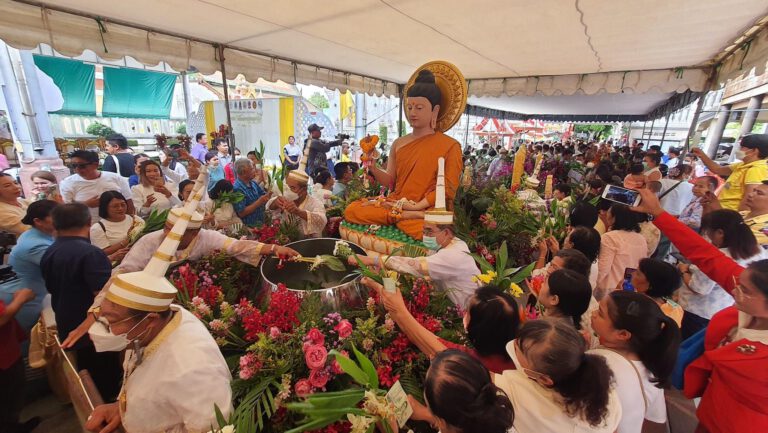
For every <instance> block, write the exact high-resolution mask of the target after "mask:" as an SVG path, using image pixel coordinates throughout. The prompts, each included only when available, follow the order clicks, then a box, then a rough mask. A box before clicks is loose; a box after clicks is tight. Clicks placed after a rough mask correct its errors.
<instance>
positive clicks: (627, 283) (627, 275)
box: [621, 268, 637, 292]
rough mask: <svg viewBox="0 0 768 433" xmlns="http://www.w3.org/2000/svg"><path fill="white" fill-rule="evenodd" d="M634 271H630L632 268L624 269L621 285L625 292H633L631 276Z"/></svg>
mask: <svg viewBox="0 0 768 433" xmlns="http://www.w3.org/2000/svg"><path fill="white" fill-rule="evenodd" d="M636 270H637V269H632V268H626V269H624V283H622V285H621V286H622V288H623V289H624V290H627V291H630V292H634V291H635V286H633V285H632V274H634V273H635V271H636Z"/></svg>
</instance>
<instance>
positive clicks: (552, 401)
mask: <svg viewBox="0 0 768 433" xmlns="http://www.w3.org/2000/svg"><path fill="white" fill-rule="evenodd" d="M585 350H586V342H585V340H584V338H583V337H582V336H581V334H579V333H578V332H577V331H576V329H574V327H573V325H570V324H568V323H567V322H565V321H563V320H553V319H539V320H533V321H530V322H527V323H525V324H524V325H523V326H522V327H521V328H520V331H519V333H518V334H517V339H515V340H512V341H510V342H509V344H507V352H509V356H510V357H512V361H513V362H514V363H515V366H516V367H517V370H507V371H505V372H503V373H502V374H500V375H499V374H497V375H494V377H493V381H494V383H496V385H498V387H499V388H501V390H502V391H504V392H505V393H506V394H507V395H508V396H509V399H510V400H511V401H512V405H513V406H514V408H515V422H514V427H515V430H517V431H518V432H519V433H562V432H574V433H576V432H579V433H581V432H583V433H586V432H592V433H613V432H615V431H616V428H617V427H618V425H619V421H620V420H621V414H622V412H621V402H620V401H619V397H618V395H617V393H616V390H615V389H613V386H612V381H613V373H611V370H610V369H609V368H608V365H607V364H606V362H605V358H603V357H602V356H599V355H592V354H589V353H585Z"/></svg>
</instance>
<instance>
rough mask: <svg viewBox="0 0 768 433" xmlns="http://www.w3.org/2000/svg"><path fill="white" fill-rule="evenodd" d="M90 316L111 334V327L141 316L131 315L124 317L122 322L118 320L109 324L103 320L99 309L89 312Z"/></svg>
mask: <svg viewBox="0 0 768 433" xmlns="http://www.w3.org/2000/svg"><path fill="white" fill-rule="evenodd" d="M91 315H92V316H93V318H94V319H95V320H96V323H98V324H99V325H101V326H103V327H104V329H106V330H107V332H112V325H119V324H121V323H125V322H127V321H129V320H131V319H133V318H136V317H139V316H141V314H135V315H133V316H131V317H126V318H125V319H123V320H118V321H117V322H115V323H112V324H110V323H109V321H108V320H107V319H105V318H104V317H101V307H96V308H94V309H93V310H91Z"/></svg>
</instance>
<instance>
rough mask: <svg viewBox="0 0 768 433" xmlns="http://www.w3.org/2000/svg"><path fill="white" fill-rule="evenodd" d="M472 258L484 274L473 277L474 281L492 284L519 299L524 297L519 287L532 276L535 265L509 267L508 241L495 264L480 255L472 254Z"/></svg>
mask: <svg viewBox="0 0 768 433" xmlns="http://www.w3.org/2000/svg"><path fill="white" fill-rule="evenodd" d="M471 255H472V258H474V259H475V262H476V263H477V265H478V266H479V267H480V270H481V271H482V272H483V273H482V274H480V275H476V276H475V277H473V280H474V281H476V282H479V283H482V284H492V285H494V286H497V287H498V288H500V289H501V290H505V291H508V292H509V293H510V294H511V295H512V296H514V297H516V298H519V297H520V296H522V295H523V289H522V288H520V286H519V285H518V284H519V283H521V282H523V280H525V279H526V278H528V276H530V275H531V272H532V271H533V267H534V265H535V263H531V264H529V265H528V266H525V267H514V266H513V267H507V262H508V261H509V255H508V253H507V243H506V241H505V242H503V243H502V244H501V247H500V248H499V251H498V254H497V255H496V260H495V264H493V265H492V264H491V263H489V262H488V261H487V260H486V259H485V257H483V256H482V255H479V254H471Z"/></svg>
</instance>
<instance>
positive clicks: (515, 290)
mask: <svg viewBox="0 0 768 433" xmlns="http://www.w3.org/2000/svg"><path fill="white" fill-rule="evenodd" d="M509 292H510V293H511V294H512V296H514V297H515V298H519V297H521V296H523V289H522V288H520V286H518V285H517V284H515V283H512V284H510V285H509Z"/></svg>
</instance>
